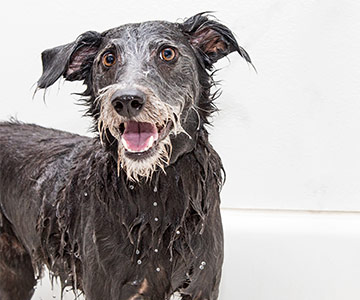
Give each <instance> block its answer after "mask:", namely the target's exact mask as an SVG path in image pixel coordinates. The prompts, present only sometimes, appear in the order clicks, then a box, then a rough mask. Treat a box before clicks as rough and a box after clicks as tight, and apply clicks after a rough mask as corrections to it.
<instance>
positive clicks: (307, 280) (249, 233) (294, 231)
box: [219, 210, 360, 300]
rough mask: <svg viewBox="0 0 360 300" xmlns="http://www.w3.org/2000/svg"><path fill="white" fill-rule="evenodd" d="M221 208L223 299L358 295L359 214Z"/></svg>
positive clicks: (347, 299) (321, 299)
mask: <svg viewBox="0 0 360 300" xmlns="http://www.w3.org/2000/svg"><path fill="white" fill-rule="evenodd" d="M222 214H223V222H224V228H225V238H226V241H227V242H226V244H225V246H226V247H225V264H224V270H223V278H222V292H221V297H220V298H219V300H227V299H244V300H358V299H360V284H359V278H360V255H359V253H360V214H335V213H298V212H272V213H269V212H266V211H264V212H261V211H260V212H257V211H241V210H239V211H234V210H223V211H222Z"/></svg>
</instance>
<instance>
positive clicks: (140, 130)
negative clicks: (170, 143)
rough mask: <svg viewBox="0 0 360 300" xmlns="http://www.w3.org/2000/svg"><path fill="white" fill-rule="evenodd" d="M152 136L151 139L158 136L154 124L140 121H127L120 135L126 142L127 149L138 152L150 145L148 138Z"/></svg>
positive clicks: (155, 138)
mask: <svg viewBox="0 0 360 300" xmlns="http://www.w3.org/2000/svg"><path fill="white" fill-rule="evenodd" d="M151 137H153V140H154V141H155V140H157V138H158V130H157V128H156V126H155V125H153V124H150V123H142V122H135V121H129V122H127V123H126V128H125V131H124V133H123V135H122V138H123V139H124V140H125V142H126V144H127V145H126V146H125V147H126V148H127V150H130V151H134V152H140V151H144V150H146V148H149V147H151V146H152V145H151V144H150V143H151V141H150V138H151Z"/></svg>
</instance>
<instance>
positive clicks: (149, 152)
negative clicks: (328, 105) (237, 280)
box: [0, 14, 251, 300]
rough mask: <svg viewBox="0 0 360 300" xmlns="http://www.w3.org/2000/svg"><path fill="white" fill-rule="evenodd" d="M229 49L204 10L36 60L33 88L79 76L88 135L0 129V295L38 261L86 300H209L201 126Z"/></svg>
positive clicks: (213, 212) (213, 219) (214, 174)
mask: <svg viewBox="0 0 360 300" xmlns="http://www.w3.org/2000/svg"><path fill="white" fill-rule="evenodd" d="M233 51H237V52H238V53H239V54H240V55H241V56H242V57H243V58H244V59H246V60H247V61H248V62H249V63H251V61H250V58H249V56H248V54H247V53H246V52H245V50H244V49H242V48H241V47H240V46H239V45H238V44H237V42H236V40H235V38H234V36H233V34H232V33H231V31H230V30H229V29H228V28H227V27H226V26H224V25H222V24H221V23H219V22H218V21H217V20H215V19H214V18H211V17H209V16H208V15H206V14H198V15H195V16H193V17H191V18H189V19H187V20H185V21H184V22H182V23H170V22H164V21H151V22H144V23H138V24H128V25H124V26H120V27H117V28H114V29H111V30H108V31H105V32H103V33H97V32H94V31H89V32H86V33H84V34H82V35H80V36H79V37H78V39H77V40H76V41H74V42H72V43H69V44H67V45H63V46H59V47H56V48H53V49H49V50H46V51H44V52H43V54H42V61H43V74H42V76H41V78H40V79H39V81H38V88H40V89H46V88H48V87H49V86H51V85H52V84H53V83H54V82H55V81H57V80H58V79H59V78H60V77H64V78H65V79H66V80H82V81H84V83H85V85H86V90H85V92H84V93H83V99H82V101H83V102H84V103H85V105H87V107H88V110H87V115H89V116H91V117H92V118H93V120H94V130H95V131H96V132H98V133H97V135H96V137H95V138H87V137H82V136H79V135H75V134H70V133H66V132H62V131H57V130H52V129H46V128H42V127H40V126H36V125H32V124H23V123H20V122H17V121H12V122H3V123H0V149H1V150H0V204H1V207H0V208H1V210H0V299H1V300H26V299H30V298H31V296H32V294H33V287H34V285H35V284H36V278H37V277H38V276H40V275H41V272H42V269H43V266H44V265H46V266H47V267H48V269H49V270H50V272H51V273H52V274H53V275H55V276H59V278H60V281H61V284H62V287H65V286H72V287H73V288H74V289H75V290H80V291H82V292H84V294H85V297H86V299H88V300H99V299H108V300H115V299H116V300H126V299H129V300H130V299H132V300H135V299H137V300H141V299H143V300H150V299H151V300H160V299H169V298H170V296H171V295H172V294H173V293H175V292H178V293H180V294H181V296H182V298H183V299H186V300H190V299H193V300H195V299H197V300H205V299H207V300H215V299H217V297H218V288H219V282H220V277H221V266H222V261H223V233H222V225H221V217H220V209H219V205H220V197H219V192H220V188H221V185H222V182H223V176H222V164H221V160H220V158H219V156H218V154H217V153H216V152H215V151H214V149H213V148H212V146H211V145H210V143H209V141H208V133H207V131H206V128H205V125H206V124H207V123H208V117H209V116H210V114H211V113H212V112H214V111H215V110H216V109H215V106H214V104H213V100H214V98H215V97H214V95H212V94H211V93H210V88H211V87H212V86H213V79H212V74H211V71H212V66H213V64H214V63H215V62H216V61H217V60H218V59H220V58H222V57H224V56H226V55H228V54H229V53H231V52H233Z"/></svg>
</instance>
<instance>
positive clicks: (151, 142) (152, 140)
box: [148, 136, 154, 149]
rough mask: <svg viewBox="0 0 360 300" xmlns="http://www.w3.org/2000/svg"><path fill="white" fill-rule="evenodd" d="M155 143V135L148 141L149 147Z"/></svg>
mask: <svg viewBox="0 0 360 300" xmlns="http://www.w3.org/2000/svg"><path fill="white" fill-rule="evenodd" d="M153 144H154V137H153V136H151V137H150V139H149V142H148V149H149V148H150V147H152V145H153Z"/></svg>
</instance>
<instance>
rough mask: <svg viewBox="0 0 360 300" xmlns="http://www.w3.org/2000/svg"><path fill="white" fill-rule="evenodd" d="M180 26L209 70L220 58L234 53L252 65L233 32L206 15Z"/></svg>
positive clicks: (192, 18)
mask: <svg viewBox="0 0 360 300" xmlns="http://www.w3.org/2000/svg"><path fill="white" fill-rule="evenodd" d="M180 26H181V27H182V30H183V32H184V33H185V35H187V36H188V38H189V41H190V43H191V44H192V45H193V47H195V48H196V49H197V50H198V51H199V53H200V55H201V56H202V59H203V62H204V65H205V67H206V68H207V69H211V67H212V65H213V64H214V63H215V62H217V61H218V60H219V59H220V58H223V57H224V56H226V55H228V54H229V53H231V52H234V51H237V52H238V53H239V54H240V55H241V57H243V58H244V59H245V60H246V61H247V62H248V63H250V64H252V63H251V59H250V56H249V54H248V53H247V52H246V51H245V50H244V49H243V48H242V47H240V46H239V45H238V43H237V41H236V39H235V37H234V35H233V33H232V32H231V30H230V29H229V28H227V27H226V26H225V25H223V24H221V23H219V22H217V21H215V20H212V19H210V18H209V17H208V15H206V13H199V14H197V15H195V16H193V17H191V18H189V19H187V20H186V21H185V22H184V23H182V24H180Z"/></svg>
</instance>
